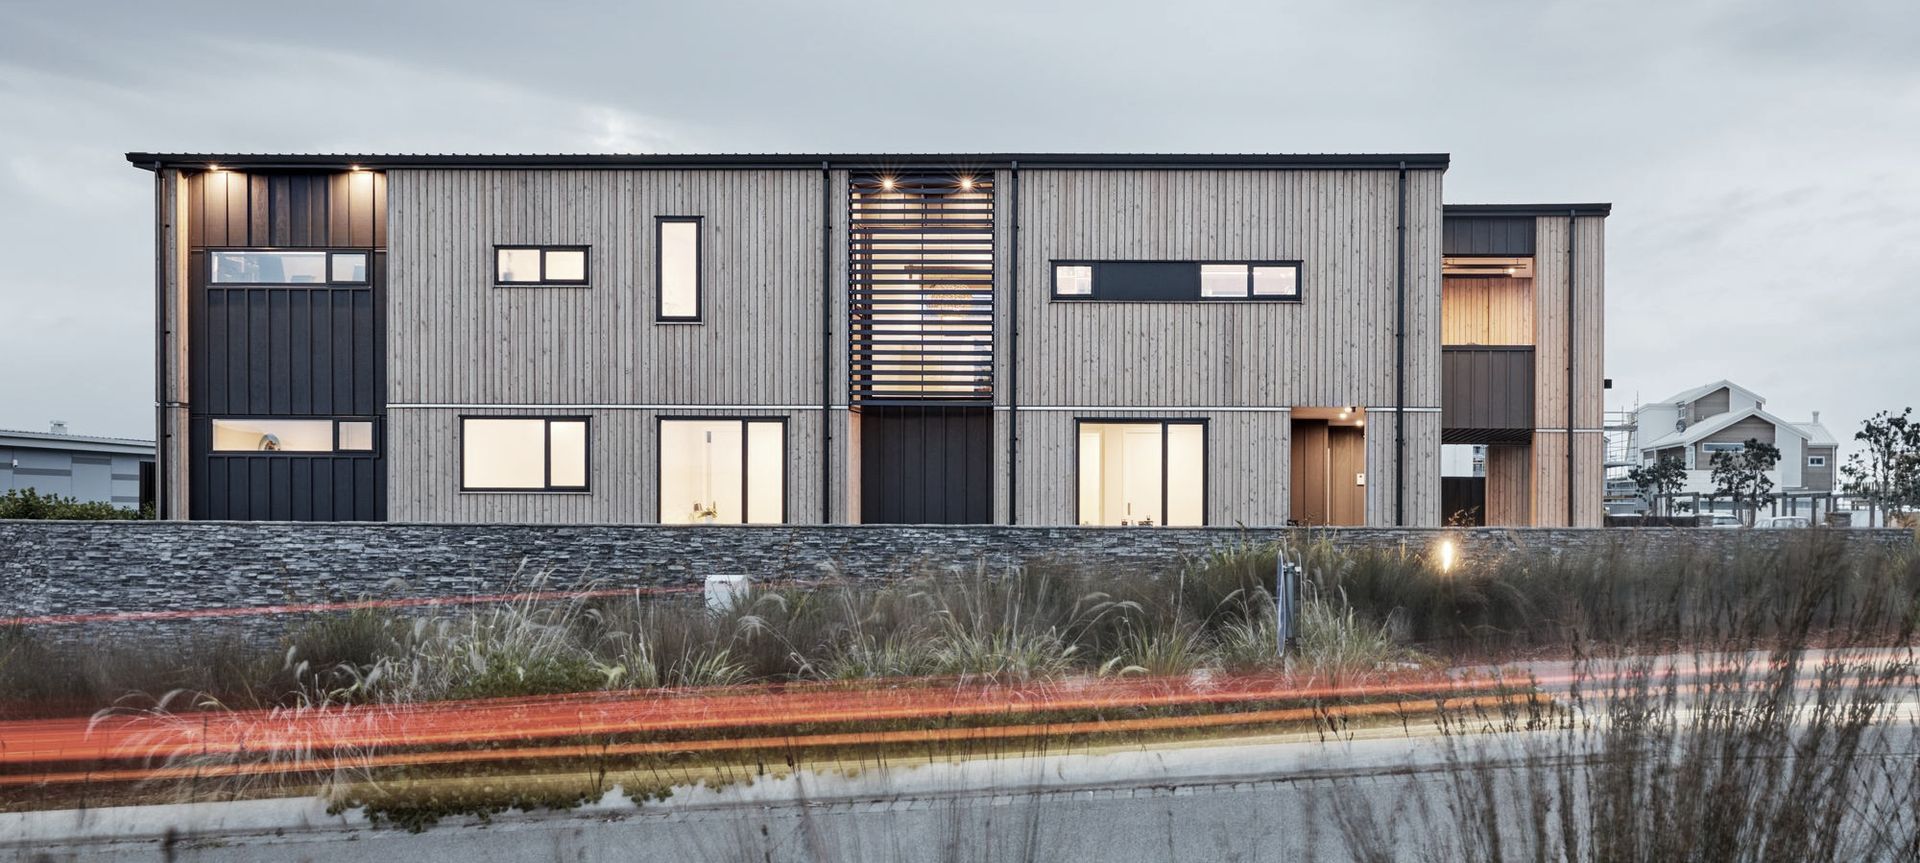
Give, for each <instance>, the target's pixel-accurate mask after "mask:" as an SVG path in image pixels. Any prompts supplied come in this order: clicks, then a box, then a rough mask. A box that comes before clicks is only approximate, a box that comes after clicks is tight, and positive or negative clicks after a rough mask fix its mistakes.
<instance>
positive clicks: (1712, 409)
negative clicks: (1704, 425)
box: [1687, 387, 1733, 423]
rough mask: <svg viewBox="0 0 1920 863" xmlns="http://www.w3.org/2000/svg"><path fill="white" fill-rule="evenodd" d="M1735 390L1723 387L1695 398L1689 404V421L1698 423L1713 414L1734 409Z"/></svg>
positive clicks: (1717, 414) (1716, 414)
mask: <svg viewBox="0 0 1920 863" xmlns="http://www.w3.org/2000/svg"><path fill="white" fill-rule="evenodd" d="M1732 400H1733V391H1732V390H1729V389H1727V388H1726V387H1721V388H1719V389H1717V390H1714V391H1713V392H1710V393H1707V394H1706V395H1704V396H1701V397H1699V398H1697V399H1694V400H1693V404H1691V405H1688V406H1687V422H1690V423H1697V422H1699V421H1701V420H1704V419H1706V418H1707V417H1711V416H1719V415H1720V414H1723V413H1726V412H1727V411H1729V410H1732V407H1731V404H1732Z"/></svg>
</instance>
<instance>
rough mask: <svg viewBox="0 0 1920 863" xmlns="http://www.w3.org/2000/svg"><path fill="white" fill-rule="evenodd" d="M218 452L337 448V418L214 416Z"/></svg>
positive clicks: (214, 435)
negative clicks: (298, 418)
mask: <svg viewBox="0 0 1920 863" xmlns="http://www.w3.org/2000/svg"><path fill="white" fill-rule="evenodd" d="M213 451H214V452H333V420H242V419H228V420H214V421H213Z"/></svg>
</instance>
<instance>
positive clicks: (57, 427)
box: [47, 420, 67, 434]
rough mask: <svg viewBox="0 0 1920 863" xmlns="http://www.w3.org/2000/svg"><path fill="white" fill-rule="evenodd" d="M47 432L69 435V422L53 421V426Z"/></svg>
mask: <svg viewBox="0 0 1920 863" xmlns="http://www.w3.org/2000/svg"><path fill="white" fill-rule="evenodd" d="M47 432H48V433H49V434H66V433H67V421H66V420H54V421H53V424H52V425H50V426H48V427H47Z"/></svg>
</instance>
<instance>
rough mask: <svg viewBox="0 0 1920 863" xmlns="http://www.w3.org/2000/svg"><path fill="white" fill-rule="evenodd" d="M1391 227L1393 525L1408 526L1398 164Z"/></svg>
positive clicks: (1403, 177)
mask: <svg viewBox="0 0 1920 863" xmlns="http://www.w3.org/2000/svg"><path fill="white" fill-rule="evenodd" d="M1397 222H1398V224H1397V225H1395V227H1394V233H1395V235H1396V241H1397V242H1398V244H1399V247H1398V249H1397V250H1396V252H1395V255H1394V257H1395V263H1396V265H1397V267H1398V271H1397V272H1396V273H1395V275H1394V282H1393V293H1394V324H1393V369H1394V371H1393V390H1394V393H1393V523H1394V525H1395V526H1397V527H1404V526H1406V523H1407V163H1405V162H1401V163H1400V212H1399V216H1398V219H1397Z"/></svg>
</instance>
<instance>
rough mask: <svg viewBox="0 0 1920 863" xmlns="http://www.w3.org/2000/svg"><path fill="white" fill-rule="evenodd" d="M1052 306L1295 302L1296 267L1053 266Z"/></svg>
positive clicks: (1196, 263)
mask: <svg viewBox="0 0 1920 863" xmlns="http://www.w3.org/2000/svg"><path fill="white" fill-rule="evenodd" d="M1053 297H1054V299H1056V300H1102V301H1108V302H1221V301H1225V302H1233V301H1241V302H1251V301H1266V302H1276V301H1277V302H1295V301H1298V300H1299V299H1300V264H1299V262H1297V261H1056V262H1054V265H1053Z"/></svg>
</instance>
